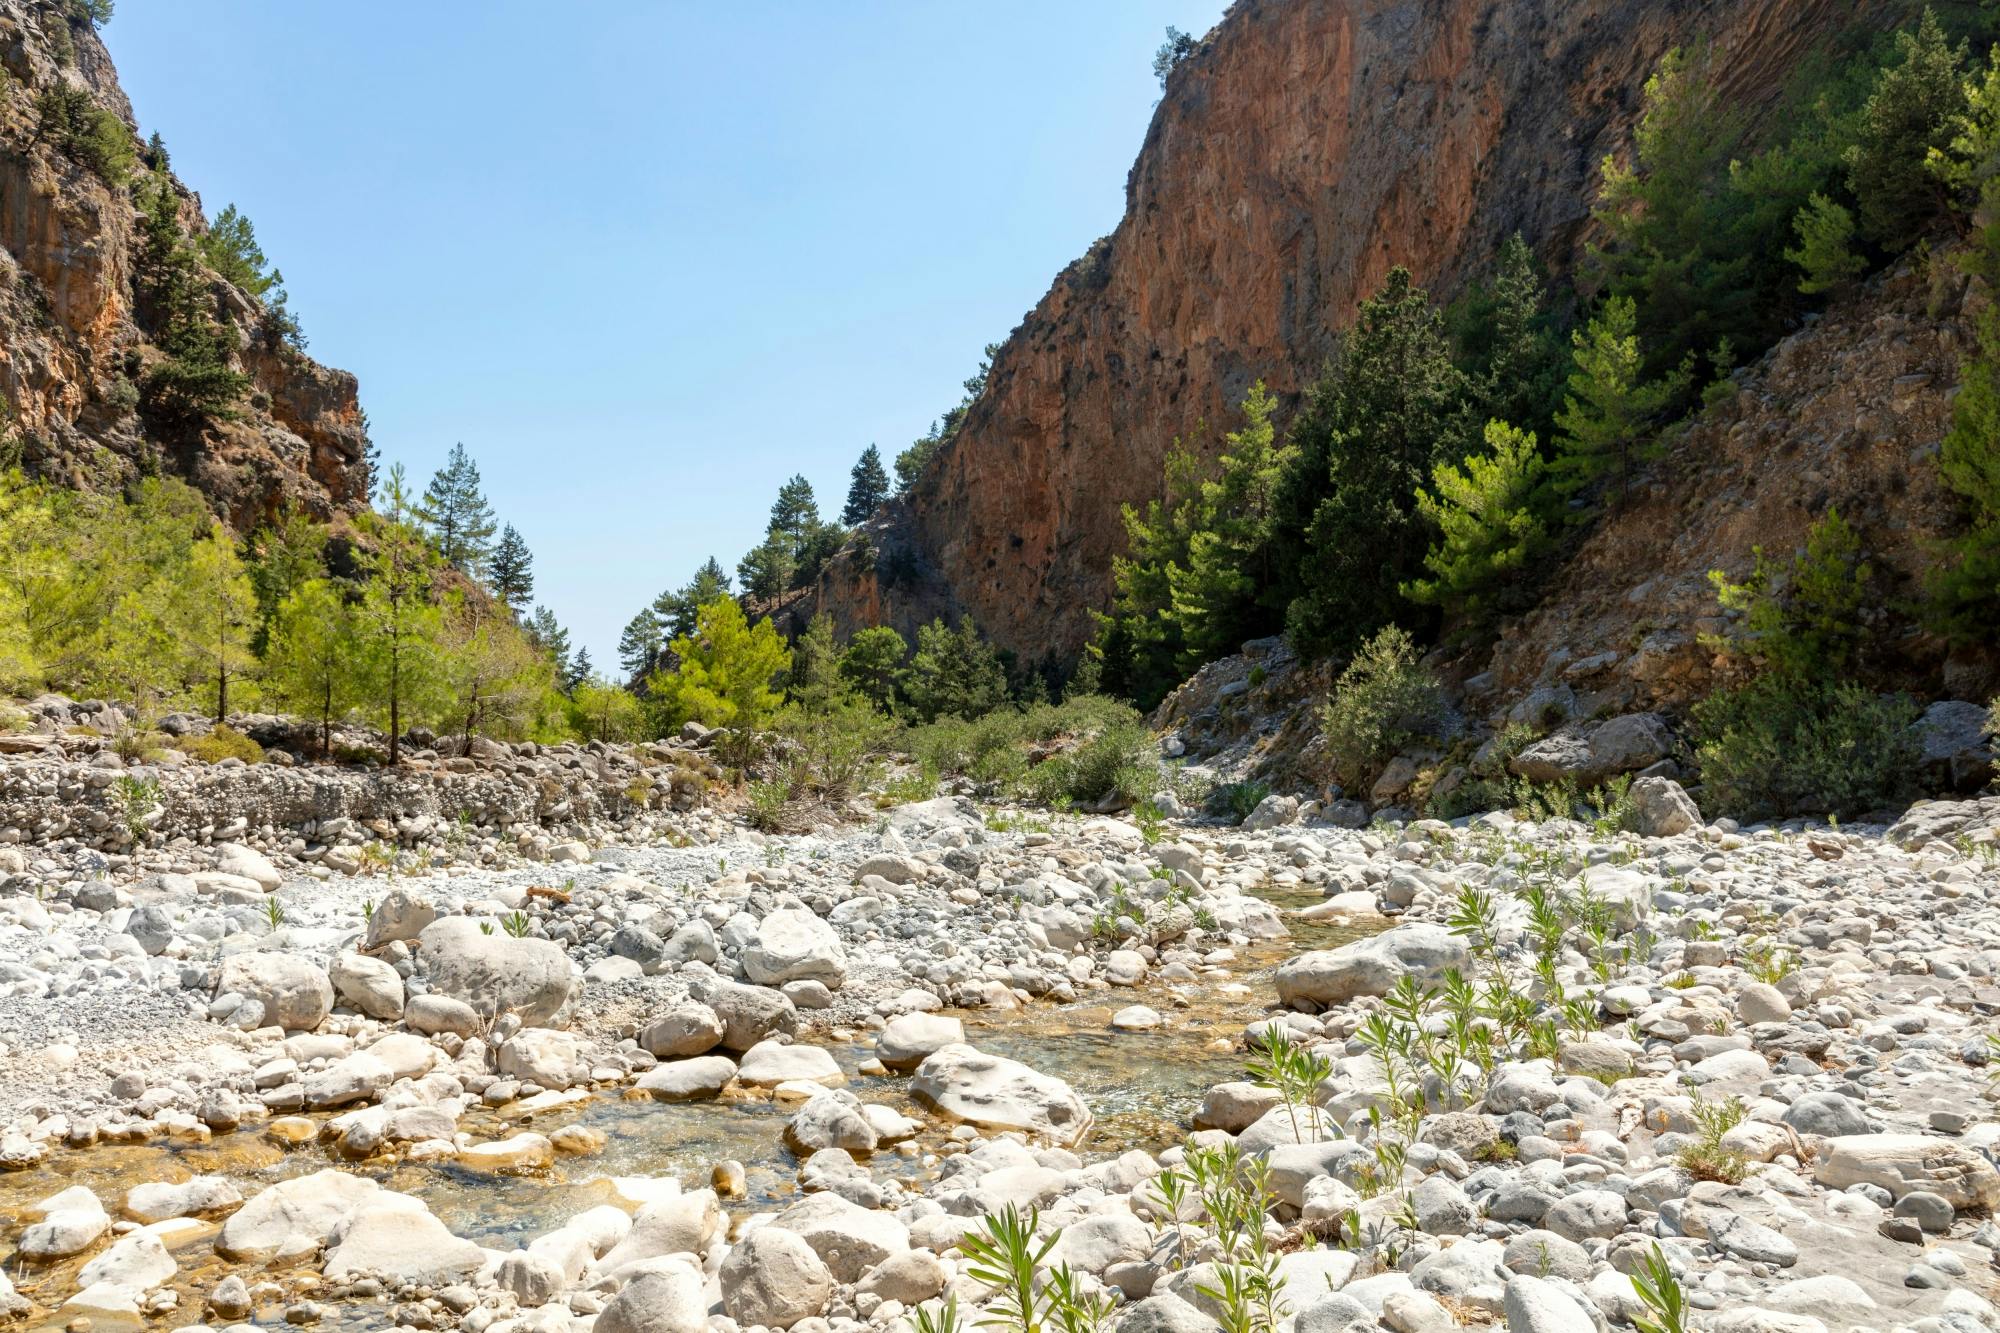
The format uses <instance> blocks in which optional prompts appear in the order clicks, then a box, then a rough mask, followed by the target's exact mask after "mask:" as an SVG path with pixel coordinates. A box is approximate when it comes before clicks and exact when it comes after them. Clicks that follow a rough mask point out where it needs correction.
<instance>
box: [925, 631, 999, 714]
mask: <svg viewBox="0 0 2000 1333" xmlns="http://www.w3.org/2000/svg"><path fill="white" fill-rule="evenodd" d="M904 688H905V690H906V691H907V693H908V694H909V697H910V705H911V707H912V708H914V709H915V710H916V713H917V716H918V717H920V718H922V719H923V720H924V721H926V722H935V721H936V720H937V719H938V718H940V717H963V718H975V717H984V716H985V715H986V714H988V713H990V712H992V711H993V710H994V709H996V708H998V707H1000V705H1002V704H1004V703H1006V702H1007V669H1006V667H1005V666H1004V665H1002V664H1001V661H1000V655H999V654H998V653H996V652H994V651H993V649H992V647H991V646H990V645H989V644H987V642H986V641H985V640H984V639H982V638H980V637H979V628H978V626H976V625H974V624H973V623H972V617H970V616H967V617H965V618H964V619H962V620H960V621H959V622H958V628H957V629H953V628H951V627H950V626H949V625H946V624H945V623H944V621H943V619H942V618H940V619H937V620H933V621H931V623H930V624H928V625H925V626H923V627H922V628H921V629H919V630H918V631H917V651H916V653H915V654H914V655H913V656H912V657H911V658H910V667H909V670H908V672H907V673H905V676H904Z"/></svg>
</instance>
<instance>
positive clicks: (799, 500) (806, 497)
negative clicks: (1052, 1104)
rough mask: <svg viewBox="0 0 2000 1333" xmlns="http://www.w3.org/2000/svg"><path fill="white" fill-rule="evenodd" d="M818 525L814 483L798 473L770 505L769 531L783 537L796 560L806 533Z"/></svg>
mask: <svg viewBox="0 0 2000 1333" xmlns="http://www.w3.org/2000/svg"><path fill="white" fill-rule="evenodd" d="M818 522H819V502H818V501H817V500H815V499H814V498H813V488H812V483H811V482H809V481H807V480H806V479H805V478H804V477H803V476H800V475H798V474H796V473H795V474H793V475H792V476H791V477H790V478H789V479H787V480H786V482H785V484H784V485H782V486H780V487H779V488H778V498H777V499H776V500H774V501H772V503H771V524H770V531H772V532H777V533H782V534H784V536H785V537H786V538H787V539H788V540H789V541H790V543H791V546H792V558H793V559H795V560H796V559H797V558H798V555H799V548H800V545H801V544H802V543H803V542H804V540H805V537H806V534H807V533H808V532H810V531H811V530H812V528H813V526H814V525H815V524H817V523H818Z"/></svg>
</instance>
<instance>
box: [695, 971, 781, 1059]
mask: <svg viewBox="0 0 2000 1333" xmlns="http://www.w3.org/2000/svg"><path fill="white" fill-rule="evenodd" d="M700 998H701V999H702V1000H704V1001H705V1002H706V1003H707V1004H708V1006H709V1007H710V1008H711V1009H713V1010H715V1016H716V1017H717V1018H720V1019H721V1020H722V1044H723V1045H724V1046H725V1047H727V1048H728V1049H729V1050H732V1051H747V1050H749V1049H750V1048H751V1047H752V1046H755V1045H756V1044H757V1043H758V1042H760V1041H763V1040H764V1039H765V1038H766V1037H771V1036H786V1037H789V1036H791V1035H792V1034H794V1033H796V1032H797V1031H798V1030H799V1011H798V1008H797V1007H796V1006H795V1005H793V1004H792V1002H791V1001H790V1000H788V999H786V998H785V996H784V994H783V993H782V992H779V991H775V990H772V989H771V988H770V987H768V986H743V985H738V984H737V983H735V982H727V981H726V982H722V983H720V984H719V985H716V986H713V987H711V988H710V989H709V991H708V993H707V994H705V995H702V996H701V997H700Z"/></svg>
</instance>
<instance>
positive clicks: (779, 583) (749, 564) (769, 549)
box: [736, 525, 798, 602]
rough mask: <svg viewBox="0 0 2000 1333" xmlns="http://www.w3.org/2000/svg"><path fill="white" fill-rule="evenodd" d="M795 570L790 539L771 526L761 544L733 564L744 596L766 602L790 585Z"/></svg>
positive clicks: (795, 563)
mask: <svg viewBox="0 0 2000 1333" xmlns="http://www.w3.org/2000/svg"><path fill="white" fill-rule="evenodd" d="M797 568H798V563H797V559H796V557H795V556H794V555H793V552H792V539H791V538H790V537H789V536H788V535H786V534H785V532H784V531H782V530H781V529H779V528H778V527H776V526H775V525H774V526H773V527H772V528H771V530H770V532H769V533H767V534H766V535H765V537H764V540H763V541H762V542H761V543H759V544H758V545H757V546H756V547H755V548H753V549H752V550H751V551H750V552H749V554H747V555H745V556H744V557H743V558H742V559H741V560H739V561H737V562H736V577H737V578H739V579H741V580H742V581H743V595H744V596H745V597H748V598H751V599H753V600H755V601H759V602H768V601H770V600H771V599H772V598H774V597H776V596H778V594H780V593H782V592H784V591H785V590H786V589H787V588H789V587H791V586H792V574H793V573H794V572H795V571H796V570H797Z"/></svg>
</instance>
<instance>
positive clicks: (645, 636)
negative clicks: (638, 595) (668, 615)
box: [618, 607, 661, 680]
mask: <svg viewBox="0 0 2000 1333" xmlns="http://www.w3.org/2000/svg"><path fill="white" fill-rule="evenodd" d="M660 643H661V640H660V618H659V617H658V616H657V615H655V614H653V609H652V608H651V607H646V608H644V609H642V610H641V611H640V612H639V614H638V615H636V616H633V617H632V618H631V619H630V620H628V621H626V622H625V629H624V632H623V633H621V634H620V635H619V636H618V663H619V665H620V666H622V667H624V668H625V675H626V678H627V679H629V680H643V679H644V678H645V676H646V673H648V672H649V671H651V670H652V669H653V666H654V664H655V663H657V662H658V661H659V659H660Z"/></svg>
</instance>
